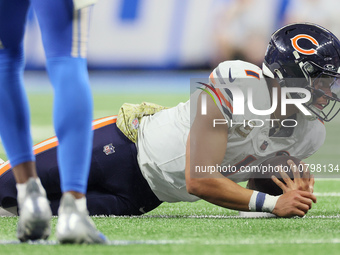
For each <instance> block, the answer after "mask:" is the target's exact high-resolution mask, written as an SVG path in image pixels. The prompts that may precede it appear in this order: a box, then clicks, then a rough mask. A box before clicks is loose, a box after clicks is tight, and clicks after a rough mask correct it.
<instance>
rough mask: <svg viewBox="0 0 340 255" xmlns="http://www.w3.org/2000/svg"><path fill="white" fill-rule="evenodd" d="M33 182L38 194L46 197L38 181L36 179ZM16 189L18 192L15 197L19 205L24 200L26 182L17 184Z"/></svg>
mask: <svg viewBox="0 0 340 255" xmlns="http://www.w3.org/2000/svg"><path fill="white" fill-rule="evenodd" d="M35 181H36V183H37V184H38V187H39V190H40V193H41V194H43V195H45V196H46V191H45V189H44V187H43V186H42V185H41V181H40V179H39V178H36V179H35ZM16 187H17V191H18V195H17V199H18V204H21V203H23V202H24V199H25V197H26V188H27V182H25V183H17V184H16Z"/></svg>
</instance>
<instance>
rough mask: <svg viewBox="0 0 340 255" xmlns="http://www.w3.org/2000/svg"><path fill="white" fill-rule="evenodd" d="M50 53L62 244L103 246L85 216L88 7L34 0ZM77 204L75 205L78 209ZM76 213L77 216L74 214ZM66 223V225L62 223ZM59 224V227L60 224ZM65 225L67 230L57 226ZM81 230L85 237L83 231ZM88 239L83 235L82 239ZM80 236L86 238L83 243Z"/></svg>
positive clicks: (88, 145)
mask: <svg viewBox="0 0 340 255" xmlns="http://www.w3.org/2000/svg"><path fill="white" fill-rule="evenodd" d="M32 4H33V6H34V9H35V11H36V14H37V18H38V22H39V25H40V29H41V33H42V38H43V45H44V49H45V53H46V64H47V71H48V73H49V77H50V80H51V83H52V85H53V87H54V92H55V93H54V95H55V99H54V113H53V116H54V127H55V132H56V135H57V137H58V140H59V146H58V163H59V170H60V177H61V189H62V191H63V193H66V192H67V193H71V194H72V195H73V196H67V197H66V198H65V199H62V201H63V202H64V203H63V202H62V203H61V206H60V210H59V212H60V214H59V220H58V226H57V238H58V239H59V241H61V242H75V243H77V242H90V243H91V242H96V243H97V242H104V241H105V240H104V239H103V238H102V235H101V234H100V233H99V232H98V239H92V240H90V239H91V238H92V236H91V235H92V233H97V231H96V230H95V229H94V228H93V229H90V228H88V230H87V231H86V230H84V229H82V228H81V227H79V226H80V225H83V226H84V228H85V227H86V226H90V224H87V223H86V221H90V219H89V218H86V217H85V216H84V215H85V213H86V212H87V210H86V199H85V192H86V187H87V179H88V174H89V169H90V155H91V146H92V136H93V134H92V125H91V123H92V108H93V107H92V95H91V91H90V85H89V80H88V73H87V62H86V51H87V37H88V28H89V12H90V9H89V8H90V7H86V8H82V9H80V10H74V6H73V1H72V0H62V1H55V0H32ZM75 204H76V205H77V206H76V207H75ZM75 208H78V211H79V214H78V216H79V217H78V222H79V224H78V226H77V228H72V226H71V224H69V223H68V221H69V220H71V218H70V216H71V215H72V213H70V211H72V210H74V209H75ZM74 213H76V211H74ZM61 221H62V222H61ZM60 222H61V223H60ZM65 224H66V225H67V228H61V227H59V225H60V226H62V225H65ZM79 230H82V232H79ZM84 233H85V234H87V236H83V235H82V234H84ZM80 235H82V236H81V237H84V239H83V240H81V238H80Z"/></svg>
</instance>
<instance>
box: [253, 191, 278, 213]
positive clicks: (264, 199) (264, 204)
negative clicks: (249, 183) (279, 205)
mask: <svg viewBox="0 0 340 255" xmlns="http://www.w3.org/2000/svg"><path fill="white" fill-rule="evenodd" d="M279 197H280V196H271V195H268V194H265V193H262V192H258V191H256V190H254V191H253V194H252V195H251V197H250V201H249V205H248V206H249V211H252V212H270V213H271V212H272V211H273V210H274V208H275V205H276V202H277V200H278V199H279Z"/></svg>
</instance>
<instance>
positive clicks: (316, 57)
mask: <svg viewBox="0 0 340 255" xmlns="http://www.w3.org/2000/svg"><path fill="white" fill-rule="evenodd" d="M263 74H264V75H266V76H268V77H270V78H275V79H277V80H278V81H279V83H280V86H282V87H284V86H286V87H299V88H305V89H308V90H309V91H310V92H311V95H312V97H311V100H310V101H309V102H307V103H305V104H304V106H305V107H306V108H307V109H308V110H309V112H310V113H311V114H312V118H311V119H315V118H320V119H322V120H324V121H330V120H332V119H333V118H334V117H335V116H336V115H337V114H338V113H339V111H340V108H339V105H340V104H337V103H338V102H340V79H339V78H340V41H339V39H338V38H337V37H336V36H335V35H334V34H332V33H331V32H330V31H328V30H327V29H325V28H323V27H321V26H319V25H315V24H311V23H295V24H290V25H287V26H285V27H283V28H281V29H279V30H277V31H276V32H274V33H273V34H272V36H271V39H270V42H269V45H268V47H267V51H266V54H265V59H264V62H263ZM320 81H322V84H324V85H325V84H326V85H327V88H328V90H329V89H330V92H329V93H325V91H324V90H322V89H320V88H319V85H317V84H318V83H319V84H320ZM316 86H317V87H316ZM290 96H291V97H292V98H303V97H304V96H305V95H304V94H299V93H290ZM319 97H324V98H326V99H327V100H326V101H327V104H324V105H319V107H316V106H315V102H316V100H317V99H318V98H319Z"/></svg>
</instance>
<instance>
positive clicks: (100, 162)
mask: <svg viewBox="0 0 340 255" xmlns="http://www.w3.org/2000/svg"><path fill="white" fill-rule="evenodd" d="M114 122H115V121H114ZM92 166H93V167H94V166H95V168H96V169H98V170H97V171H99V172H100V174H96V173H94V172H93V171H92V167H91V173H90V178H89V180H90V181H89V186H88V190H89V193H90V194H89V196H88V209H89V211H90V213H91V214H108V215H140V214H143V213H146V212H148V211H151V210H153V209H154V208H156V207H157V206H159V205H160V204H161V201H159V199H158V198H157V197H156V195H155V194H154V193H153V192H152V190H151V188H150V186H149V184H148V183H147V181H146V180H145V178H144V177H143V175H142V173H141V171H140V169H139V165H138V162H137V148H136V144H134V143H133V142H131V141H130V140H129V139H128V138H127V137H126V136H125V135H124V134H123V133H122V132H121V131H120V130H119V129H118V128H117V126H116V123H110V124H108V125H105V126H102V127H101V128H100V129H97V130H96V131H95V133H94V140H93V152H92ZM95 198H97V199H95ZM100 208H102V209H101V210H100ZM99 210H100V211H99Z"/></svg>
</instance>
